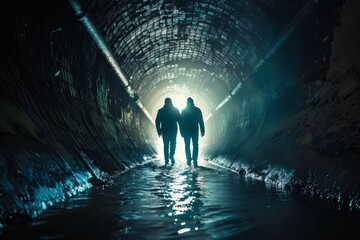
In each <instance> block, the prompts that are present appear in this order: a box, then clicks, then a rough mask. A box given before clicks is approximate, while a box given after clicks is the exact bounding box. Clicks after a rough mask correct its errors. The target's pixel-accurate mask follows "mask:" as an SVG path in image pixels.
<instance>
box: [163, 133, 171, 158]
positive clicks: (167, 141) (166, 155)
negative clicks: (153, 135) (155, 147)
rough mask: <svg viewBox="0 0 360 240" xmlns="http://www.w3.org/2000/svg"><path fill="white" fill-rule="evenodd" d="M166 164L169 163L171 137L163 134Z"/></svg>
mask: <svg viewBox="0 0 360 240" xmlns="http://www.w3.org/2000/svg"><path fill="white" fill-rule="evenodd" d="M163 143H164V159H165V164H168V163H169V143H170V141H169V137H168V136H167V135H164V134H163Z"/></svg>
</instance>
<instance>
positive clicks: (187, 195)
mask: <svg viewBox="0 0 360 240" xmlns="http://www.w3.org/2000/svg"><path fill="white" fill-rule="evenodd" d="M171 170H172V171H171V174H170V175H168V174H164V175H163V176H162V177H160V179H161V178H162V180H163V181H164V183H165V186H166V187H165V188H164V191H165V194H164V204H165V205H166V206H167V207H169V213H168V216H170V217H173V223H174V225H175V226H176V227H177V228H176V229H177V233H178V234H183V233H186V232H190V231H192V230H193V231H197V230H199V228H200V227H201V222H200V220H201V214H199V213H200V208H201V206H203V205H204V203H203V201H202V198H203V194H202V193H201V181H198V179H199V178H201V176H199V172H198V170H195V169H189V168H186V169H183V168H181V167H180V168H177V169H176V168H173V169H171ZM169 171H170V170H169ZM160 175H162V173H160Z"/></svg>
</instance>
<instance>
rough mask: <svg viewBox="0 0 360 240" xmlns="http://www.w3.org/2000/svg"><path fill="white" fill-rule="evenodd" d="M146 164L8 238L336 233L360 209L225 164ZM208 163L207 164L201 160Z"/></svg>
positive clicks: (343, 231)
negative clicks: (315, 198) (330, 203)
mask: <svg viewBox="0 0 360 240" xmlns="http://www.w3.org/2000/svg"><path fill="white" fill-rule="evenodd" d="M162 165H163V163H162V162H160V161H159V162H157V163H153V164H148V165H145V166H142V167H139V168H136V169H133V170H131V171H129V172H127V173H125V174H123V175H121V176H119V177H118V178H117V179H116V180H115V181H114V182H113V184H112V185H111V186H107V187H105V188H101V189H96V188H94V189H91V190H89V191H86V192H84V193H82V194H80V195H78V196H75V197H73V198H71V199H69V200H68V201H67V202H65V203H62V204H57V205H55V206H54V207H51V208H49V210H48V211H46V212H45V213H44V214H42V215H41V216H40V217H39V218H37V219H36V220H34V221H33V222H32V224H30V225H28V226H20V227H18V228H16V229H10V230H7V231H6V233H5V234H4V235H3V236H0V237H3V238H5V239H28V238H29V236H31V238H33V239H42V238H43V239H189V238H191V239H240V238H243V239H264V238H267V239H275V238H276V239H314V238H315V236H319V237H321V238H326V237H327V238H329V239H334V238H335V237H338V236H341V237H342V238H346V236H352V237H353V238H354V236H358V237H359V236H360V229H358V224H359V216H358V215H356V214H352V215H348V214H347V213H344V212H340V211H337V210H336V211H335V210H334V209H329V208H327V207H326V206H325V205H324V204H309V203H308V202H306V201H304V200H303V199H300V200H299V199H297V198H294V196H291V195H290V194H289V193H286V192H285V191H283V190H282V189H279V188H277V187H276V186H269V185H266V184H265V183H263V182H260V181H254V180H248V179H244V178H243V177H241V176H239V175H236V174H234V173H231V172H228V171H222V170H218V169H216V170H215V169H212V168H209V167H206V166H205V167H204V166H203V167H199V168H198V169H191V168H188V167H187V166H185V165H182V164H179V163H177V164H176V165H175V166H173V167H164V166H162ZM202 165H203V164H202Z"/></svg>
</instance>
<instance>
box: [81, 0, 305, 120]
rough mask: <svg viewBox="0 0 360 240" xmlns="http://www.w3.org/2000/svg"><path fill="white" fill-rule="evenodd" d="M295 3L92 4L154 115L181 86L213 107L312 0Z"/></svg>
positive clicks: (129, 0) (139, 0) (134, 0)
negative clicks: (305, 3) (305, 4)
mask: <svg viewBox="0 0 360 240" xmlns="http://www.w3.org/2000/svg"><path fill="white" fill-rule="evenodd" d="M289 2H290V1H285V0H281V1H280V0H272V1H270V0H219V1H217V0H216V1H214V0H188V1H185V0H178V1H174V0H172V1H170V0H122V1H121V0H118V1H114V0H108V1H105V0H94V1H86V2H84V5H85V6H86V7H87V10H88V11H87V13H88V15H89V16H90V17H91V18H92V19H93V20H94V22H95V25H96V26H97V27H98V29H99V30H100V32H101V33H102V34H103V36H104V37H105V39H106V41H107V43H108V44H109V45H110V47H111V49H112V50H113V52H114V55H115V58H116V59H117V61H118V63H119V65H120V66H121V68H122V70H123V71H124V73H125V75H126V76H127V78H128V79H129V82H130V84H131V86H132V87H133V88H134V90H135V91H136V92H137V94H138V95H139V98H140V100H141V101H142V102H143V103H144V105H145V107H147V109H148V110H149V111H150V113H151V114H152V115H154V114H155V113H156V108H157V107H158V106H159V104H162V101H163V97H165V96H171V95H173V94H179V93H180V94H181V93H182V94H184V95H189V96H192V97H194V98H195V100H199V101H200V102H201V103H202V107H203V108H204V110H205V112H208V113H209V112H210V111H211V109H213V108H214V107H216V106H217V105H218V104H219V103H220V102H221V101H222V100H223V98H224V97H226V96H227V95H228V94H229V93H230V92H231V90H232V89H233V88H234V87H235V86H236V85H237V84H238V82H239V81H241V80H242V76H243V75H246V74H247V73H248V72H249V71H250V70H251V68H252V66H253V65H254V63H255V62H256V61H257V60H258V59H259V58H260V57H261V56H262V55H263V54H264V53H265V51H266V50H267V49H268V48H269V46H270V45H271V44H272V42H273V41H274V37H276V34H277V32H279V31H281V29H282V28H283V27H284V26H285V25H286V24H287V21H289V20H290V19H291V17H292V16H291V15H294V14H295V13H296V11H297V10H298V9H300V7H301V6H302V4H304V1H301V0H297V1H291V3H289ZM284 10H286V11H284Z"/></svg>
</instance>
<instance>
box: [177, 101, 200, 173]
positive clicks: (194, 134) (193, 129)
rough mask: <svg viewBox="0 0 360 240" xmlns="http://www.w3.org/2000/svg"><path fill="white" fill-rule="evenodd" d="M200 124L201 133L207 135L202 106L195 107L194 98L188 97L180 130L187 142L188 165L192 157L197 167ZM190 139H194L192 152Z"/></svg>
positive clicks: (182, 112) (182, 114)
mask: <svg viewBox="0 0 360 240" xmlns="http://www.w3.org/2000/svg"><path fill="white" fill-rule="evenodd" d="M199 126H200V133H201V136H202V137H203V136H204V135H205V126H204V120H203V117H202V113H201V110H200V108H198V107H195V105H194V100H193V99H192V98H190V97H189V98H188V99H187V101H186V107H185V108H184V109H183V110H182V111H181V117H180V132H181V136H182V137H183V138H184V142H185V153H186V160H187V165H189V166H190V165H191V159H192V160H193V161H194V166H195V167H197V165H198V163H197V159H198V153H199ZM190 140H191V141H192V146H193V152H192V156H191V152H190Z"/></svg>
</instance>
